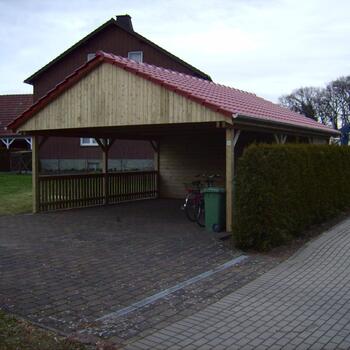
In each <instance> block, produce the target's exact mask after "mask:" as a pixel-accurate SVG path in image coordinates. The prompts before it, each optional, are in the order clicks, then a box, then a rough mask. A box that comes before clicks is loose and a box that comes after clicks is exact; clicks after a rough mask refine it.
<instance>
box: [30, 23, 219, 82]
mask: <svg viewBox="0 0 350 350" xmlns="http://www.w3.org/2000/svg"><path fill="white" fill-rule="evenodd" d="M109 25H115V26H117V27H118V28H119V29H122V30H124V31H126V32H127V33H129V34H131V35H133V36H135V37H136V38H138V39H139V40H142V41H144V42H146V43H147V44H149V45H151V46H153V47H154V48H156V49H157V50H160V51H162V52H163V53H164V54H166V55H167V56H169V57H171V58H172V59H173V60H175V61H177V62H179V63H180V64H182V65H184V66H185V67H187V68H189V69H191V70H192V71H194V72H196V73H197V74H198V75H200V76H202V77H205V78H206V79H207V80H209V81H212V79H211V77H210V76H209V75H208V74H205V73H204V72H202V71H200V70H199V69H197V68H195V67H193V66H191V65H190V64H189V63H187V62H185V61H183V60H182V59H181V58H179V57H177V56H175V55H173V54H172V53H170V52H169V51H167V50H165V49H163V48H161V47H160V46H158V45H157V44H155V43H154V42H152V41H150V40H148V39H147V38H145V37H143V36H142V35H140V34H138V33H136V32H131V31H128V30H126V29H125V28H123V27H121V26H120V25H119V24H118V23H117V21H116V20H115V19H114V18H111V19H110V20H108V21H107V22H105V23H104V24H102V25H101V26H100V27H98V28H96V29H95V30H94V31H92V32H91V33H89V34H88V35H86V36H85V37H84V38H82V39H81V40H79V41H78V42H77V43H75V44H74V45H73V46H71V47H70V48H68V49H67V50H66V51H64V52H62V53H61V54H60V55H58V56H57V57H56V58H54V59H53V60H51V61H50V62H49V63H47V64H46V65H45V66H44V67H42V68H40V69H39V70H38V71H36V72H35V73H34V74H32V75H31V76H30V77H28V78H27V79H25V80H24V82H25V83H27V84H31V83H32V82H33V81H34V80H35V79H36V78H37V77H38V76H39V75H40V74H41V73H43V72H44V71H46V70H47V69H48V68H50V67H51V66H52V65H53V64H55V63H56V62H58V61H59V60H60V59H62V58H63V57H65V56H66V55H67V54H69V53H70V52H72V51H73V50H74V49H76V48H77V47H79V46H80V45H82V44H83V43H85V42H86V41H87V40H89V39H90V38H91V37H93V36H94V35H95V34H97V33H98V32H100V31H101V30H103V29H104V28H106V27H108V26H109Z"/></svg>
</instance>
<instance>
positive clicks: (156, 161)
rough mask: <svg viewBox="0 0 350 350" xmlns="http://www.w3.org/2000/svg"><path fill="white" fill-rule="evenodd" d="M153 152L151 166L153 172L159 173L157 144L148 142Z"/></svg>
mask: <svg viewBox="0 0 350 350" xmlns="http://www.w3.org/2000/svg"><path fill="white" fill-rule="evenodd" d="M150 143H151V146H152V148H153V151H154V157H153V166H154V170H155V171H159V142H156V141H150Z"/></svg>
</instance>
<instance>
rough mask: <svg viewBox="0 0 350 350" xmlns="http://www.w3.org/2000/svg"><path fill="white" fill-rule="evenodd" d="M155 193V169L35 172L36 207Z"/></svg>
mask: <svg viewBox="0 0 350 350" xmlns="http://www.w3.org/2000/svg"><path fill="white" fill-rule="evenodd" d="M157 195H158V172H157V171H144V172H120V173H108V174H79V175H42V176H39V210H40V211H49V210H57V209H68V208H80V207H88V206H94V205H103V204H108V203H119V202H123V201H130V200H138V199H147V198H156V197H157Z"/></svg>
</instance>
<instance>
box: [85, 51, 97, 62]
mask: <svg viewBox="0 0 350 350" xmlns="http://www.w3.org/2000/svg"><path fill="white" fill-rule="evenodd" d="M95 56H96V54H95V53H88V55H87V61H88V62H89V61H91V60H92V59H94V58H95Z"/></svg>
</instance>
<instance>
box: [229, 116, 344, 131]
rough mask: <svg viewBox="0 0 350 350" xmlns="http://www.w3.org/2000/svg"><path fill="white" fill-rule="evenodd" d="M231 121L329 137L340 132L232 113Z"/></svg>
mask: <svg viewBox="0 0 350 350" xmlns="http://www.w3.org/2000/svg"><path fill="white" fill-rule="evenodd" d="M232 119H233V120H236V121H238V122H240V121H243V122H248V123H253V122H254V123H256V124H265V125H266V126H281V127H282V126H283V127H284V128H287V129H291V130H293V129H299V130H300V129H301V130H304V131H306V130H310V131H312V132H314V133H319V134H322V135H324V134H327V135H330V136H339V135H340V131H338V130H334V129H331V128H329V129H328V130H322V129H316V128H313V127H312V126H299V125H291V124H287V123H283V122H278V121H271V120H263V119H261V118H259V117H254V116H251V115H245V114H240V113H234V114H232Z"/></svg>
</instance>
